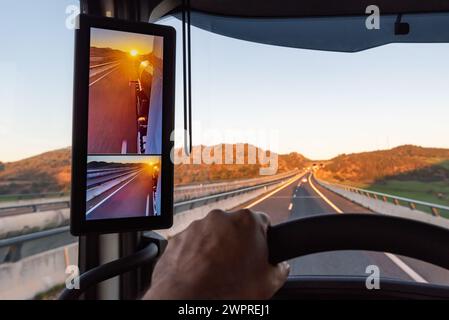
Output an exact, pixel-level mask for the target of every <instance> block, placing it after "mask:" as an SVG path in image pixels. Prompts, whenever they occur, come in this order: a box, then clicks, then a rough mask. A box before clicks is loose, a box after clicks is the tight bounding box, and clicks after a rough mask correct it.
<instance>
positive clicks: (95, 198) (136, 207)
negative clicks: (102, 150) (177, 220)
mask: <svg viewBox="0 0 449 320" xmlns="http://www.w3.org/2000/svg"><path fill="white" fill-rule="evenodd" d="M156 181H157V173H155V171H154V169H152V168H151V167H148V166H130V167H126V166H125V167H121V168H115V169H96V170H88V179H87V188H88V191H87V204H86V209H87V213H86V218H87V219H88V220H97V219H116V218H130V217H145V216H152V215H153V201H154V193H153V191H154V190H155V188H156Z"/></svg>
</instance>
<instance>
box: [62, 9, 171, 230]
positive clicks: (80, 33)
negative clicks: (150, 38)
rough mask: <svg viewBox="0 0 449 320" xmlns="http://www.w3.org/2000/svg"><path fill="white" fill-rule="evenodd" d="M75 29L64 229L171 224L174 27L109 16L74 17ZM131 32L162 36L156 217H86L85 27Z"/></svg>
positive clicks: (87, 38)
mask: <svg viewBox="0 0 449 320" xmlns="http://www.w3.org/2000/svg"><path fill="white" fill-rule="evenodd" d="M78 27H79V28H78V29H76V30H75V70H74V95H73V129H72V131H73V136H72V188H71V212H70V218H71V222H70V231H71V233H72V234H73V235H76V236H78V235H83V234H91V233H113V232H128V231H139V230H153V229H164V228H169V227H171V226H172V224H173V170H174V168H173V162H172V161H171V156H170V153H171V151H172V149H173V144H174V142H173V141H172V139H171V137H170V135H171V133H172V131H173V129H174V107H175V63H176V56H175V43H176V31H175V29H174V28H172V27H170V26H162V25H155V24H150V23H140V22H129V21H123V20H118V19H113V18H103V17H93V16H89V15H84V14H82V15H80V16H79V26H78ZM91 28H102V29H108V30H116V31H125V32H133V33H140V34H148V35H154V36H161V37H163V38H164V40H163V43H164V45H163V82H162V85H163V88H162V155H161V190H160V192H161V195H160V196H161V214H160V215H159V216H149V217H133V218H118V219H117V218H116V219H101V220H87V219H86V191H87V187H86V180H87V155H88V152H87V142H88V134H87V133H88V112H89V63H90V33H91V32H90V30H91Z"/></svg>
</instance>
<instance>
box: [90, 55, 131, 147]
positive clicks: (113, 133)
mask: <svg viewBox="0 0 449 320" xmlns="http://www.w3.org/2000/svg"><path fill="white" fill-rule="evenodd" d="M134 62H135V61H133V60H132V59H124V60H121V61H120V63H117V65H115V66H113V67H110V68H109V69H107V70H104V72H101V73H99V74H97V73H94V74H91V77H90V79H89V127H88V134H89V141H88V153H89V154H112V153H113V154H121V153H137V111H136V95H135V87H134V85H132V84H131V85H130V81H133V80H137V71H136V70H137V69H136V67H135V65H134Z"/></svg>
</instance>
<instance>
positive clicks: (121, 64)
mask: <svg viewBox="0 0 449 320" xmlns="http://www.w3.org/2000/svg"><path fill="white" fill-rule="evenodd" d="M90 43H91V45H90V73H89V124H88V126H89V128H88V137H89V138H88V153H89V154H126V153H134V154H160V153H161V139H162V68H163V61H162V59H163V54H162V52H163V38H162V37H157V36H151V35H146V34H137V33H130V32H123V31H115V30H106V29H99V28H92V29H91V39H90Z"/></svg>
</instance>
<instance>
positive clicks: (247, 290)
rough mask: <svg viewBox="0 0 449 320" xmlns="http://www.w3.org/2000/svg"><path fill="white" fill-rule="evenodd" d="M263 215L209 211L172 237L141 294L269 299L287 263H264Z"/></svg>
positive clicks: (282, 278)
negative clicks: (144, 292) (150, 279)
mask: <svg viewBox="0 0 449 320" xmlns="http://www.w3.org/2000/svg"><path fill="white" fill-rule="evenodd" d="M269 223H270V222H269V219H268V216H267V215H265V214H263V213H256V212H252V211H251V210H239V211H237V212H231V213H227V212H224V211H221V210H214V211H211V212H210V213H209V214H208V215H207V217H206V218H204V219H202V220H198V221H195V222H193V223H192V224H191V225H190V226H189V227H188V228H187V229H186V230H184V231H183V232H181V233H179V234H178V235H176V236H175V237H173V238H172V239H171V240H170V241H169V243H168V245H167V249H166V251H165V253H164V254H163V256H162V257H161V258H160V260H159V262H158V263H157V264H156V267H155V269H154V272H153V276H152V286H151V288H150V289H149V290H148V292H147V293H146V294H145V296H144V299H268V298H270V297H272V296H273V294H274V293H275V292H276V291H277V290H278V289H279V288H280V287H281V286H282V285H283V284H284V282H285V281H286V279H287V276H288V273H289V271H290V266H289V265H288V264H287V263H285V262H284V263H280V264H278V265H277V266H273V265H271V264H269V262H268V247H267V227H268V225H269Z"/></svg>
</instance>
